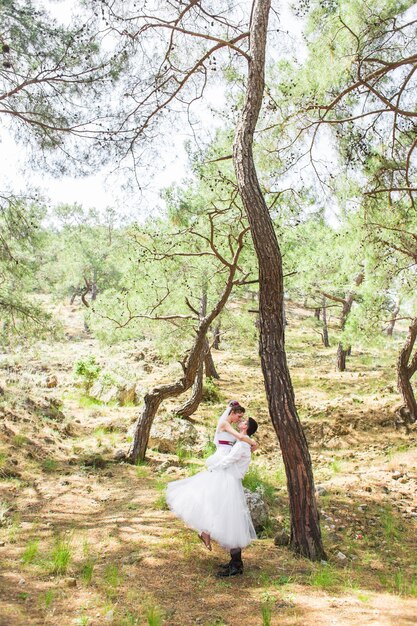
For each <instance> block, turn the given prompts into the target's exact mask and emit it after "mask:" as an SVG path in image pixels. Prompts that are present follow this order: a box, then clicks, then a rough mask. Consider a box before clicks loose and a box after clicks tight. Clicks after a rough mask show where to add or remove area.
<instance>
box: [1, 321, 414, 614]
mask: <svg viewBox="0 0 417 626" xmlns="http://www.w3.org/2000/svg"><path fill="white" fill-rule="evenodd" d="M77 333H78V334H77ZM298 340H300V334H299V332H297V336H296V337H295V338H294V341H293V349H292V351H291V352H290V360H292V372H293V378H294V380H295V384H296V389H298V392H297V398H298V405H299V407H300V413H301V416H302V418H303V422H304V423H305V427H306V432H307V436H308V438H309V441H310V447H311V453H312V459H313V465H314V469H315V476H316V484H317V485H318V486H319V487H320V495H319V506H320V510H321V519H322V528H323V533H324V539H325V545H326V550H327V552H328V562H327V563H318V564H317V563H311V562H309V561H308V560H306V559H303V558H298V557H296V556H295V555H294V554H292V553H291V552H290V551H289V550H288V549H287V548H286V547H277V546H275V545H274V540H273V537H274V534H275V533H276V531H277V528H278V529H279V527H280V526H284V527H285V526H287V525H288V505H287V498H286V486H285V477H284V475H283V471H282V462H281V460H280V455H279V452H278V447H277V444H276V441H275V439H274V433H273V431H272V428H271V427H270V425H269V421H268V417H267V412H266V408H265V400H264V397H263V391H262V385H261V379H260V372H259V363H258V360H257V357H255V356H254V355H253V353H252V352H250V351H249V350H248V351H242V352H241V353H240V354H239V358H236V357H233V358H230V356H231V355H230V354H229V353H228V351H227V350H224V351H221V352H218V353H216V355H215V358H216V363H217V366H218V368H219V371H220V372H221V374H222V378H221V381H220V383H219V385H220V389H221V390H222V392H223V393H224V397H225V398H227V397H228V396H229V395H230V390H231V389H233V391H234V394H235V397H239V399H241V401H242V403H243V404H245V403H246V404H248V405H249V408H250V410H251V414H252V415H254V416H256V417H257V418H259V421H260V423H261V429H260V433H259V440H260V443H261V450H260V452H259V454H257V455H256V457H255V458H254V461H253V463H254V465H255V466H256V467H257V468H258V470H259V475H260V476H261V477H262V481H263V483H262V484H265V485H268V484H270V485H273V488H274V505H273V506H272V514H271V519H272V523H271V528H270V529H269V530H268V529H267V531H266V532H265V534H264V536H262V537H261V538H259V539H258V540H257V541H255V542H254V543H253V544H252V546H250V547H249V548H248V549H247V550H246V551H245V554H244V561H245V572H244V575H243V576H238V577H236V578H232V579H226V580H224V579H218V578H216V576H215V573H216V571H217V567H218V565H219V564H220V563H222V562H225V560H227V554H226V553H225V552H224V551H223V550H221V549H220V548H218V547H217V546H214V549H213V552H208V551H207V550H205V548H204V546H203V545H202V543H201V542H200V541H199V540H198V538H197V537H196V534H195V533H193V532H192V531H190V530H188V529H186V528H184V526H183V525H182V523H181V522H180V521H178V520H176V519H175V518H174V516H173V515H172V514H171V513H170V511H168V510H167V509H166V506H165V503H164V495H163V494H164V488H165V485H166V483H167V482H168V481H169V480H173V479H176V478H180V477H183V476H186V475H188V474H189V470H190V469H191V466H194V468H195V465H196V464H197V465H198V464H200V465H201V466H202V465H203V462H204V461H203V459H202V458H201V457H198V455H197V456H196V458H192V459H190V458H185V459H181V458H179V456H178V455H176V454H171V455H167V454H165V455H163V454H161V453H159V452H157V451H152V450H151V451H150V452H149V455H148V461H147V463H145V464H143V465H139V466H137V467H134V466H130V465H128V464H124V463H116V462H115V461H114V460H113V459H114V452H115V450H117V449H119V448H120V447H123V446H124V447H126V445H127V444H126V442H127V434H126V433H127V429H128V427H129V425H130V424H131V423H132V420H133V419H134V416H135V414H136V413H137V411H138V408H137V407H133V406H130V407H117V406H108V405H91V404H88V403H87V404H85V398H83V397H82V396H80V394H79V392H78V391H77V390H76V388H74V383H73V374H72V368H73V363H74V361H75V360H76V359H77V358H83V357H85V355H86V354H92V353H97V354H102V347H100V346H99V344H98V342H95V341H93V340H91V338H90V337H89V336H88V335H87V334H84V333H83V331H82V328H81V327H80V328H79V329H78V331H77V332H75V331H74V332H73V335H72V336H71V339H70V340H69V341H67V342H62V343H56V344H53V345H50V346H48V345H46V344H45V345H44V346H37V348H36V351H35V350H34V351H32V352H27V353H25V355H24V358H23V355H20V356H16V355H14V356H13V359H11V358H9V359H8V360H7V364H6V365H7V367H6V365H4V367H3V379H4V380H3V381H2V384H1V385H0V386H1V387H2V388H4V389H5V392H4V394H5V395H4V397H5V400H4V402H3V405H2V411H3V419H2V428H1V430H0V626H38V625H45V626H73V625H74V626H76V625H80V626H105V625H107V624H109V625H112V624H113V626H129V625H130V626H148V625H150V626H158V625H159V624H161V625H162V624H164V625H166V626H192V625H197V624H200V625H201V626H222V625H224V626H226V625H227V626H268V624H269V625H271V626H365V625H368V624H372V625H374V626H393V625H394V624H395V625H396V626H410V625H412V624H417V617H416V616H417V532H416V531H417V522H416V520H417V502H416V491H417V490H416V487H417V470H416V468H417V449H416V433H415V432H412V433H411V434H409V435H406V434H405V433H403V432H401V431H397V430H395V428H394V426H393V422H392V419H391V422H390V421H389V419H390V418H389V415H390V410H391V409H392V404H393V395H394V394H393V392H391V390H390V388H389V387H390V384H391V382H390V380H391V378H390V377H392V372H391V370H390V366H388V365H387V366H386V368H385V369H384V368H383V369H372V367H371V366H369V364H366V362H365V359H363V360H362V361H360V359H359V357H358V361H357V363H356V365H355V367H353V366H352V370H351V371H350V372H346V373H345V376H344V377H341V376H340V374H337V375H336V374H334V372H333V371H332V370H331V369H330V368H329V367H328V364H327V363H326V362H325V360H324V358H323V354H324V352H323V351H322V350H320V349H316V348H314V350H313V348H312V347H311V346H310V347H309V352H308V353H307V358H309V359H310V363H311V367H312V368H313V363H314V368H315V369H314V380H312V378H308V369H309V368H306V367H305V365H304V363H305V358H306V353H304V354H303V362H301V357H300V353H298V352H297V343H296V342H297V341H298ZM119 350H120V354H119V355H116V353H115V352H111V351H109V355H108V359H109V363H110V362H112V363H114V362H115V361H116V360H117V359H119V360H121V359H123V360H126V359H127V360H129V358H130V357H129V358H128V357H126V351H125V350H122V349H119ZM135 350H136V348H135ZM135 350H133V351H132V355H131V366H132V367H133V363H137V361H135V359H136V357H135ZM136 352H137V350H136ZM116 357H117V358H116ZM152 367H153V372H151V373H150V374H149V377H152V376H154V377H155V380H158V376H160V368H159V366H155V365H153V366H152ZM51 373H54V374H56V376H57V378H58V381H59V382H58V388H57V389H53V390H52V391H51V392H50V391H49V390H46V389H45V388H43V387H42V385H43V382H42V381H43V380H44V378H45V376H46V375H49V374H51ZM363 373H365V376H362V374H363ZM163 375H164V376H165V377H168V376H169V371H168V370H167V371H165V372H164V374H163ZM145 378H146V377H145V375H144V380H145ZM146 380H148V379H146ZM149 380H150V378H149ZM3 383H4V384H3ZM384 389H385V390H386V391H382V390H384ZM49 393H51V394H52V393H53V394H55V396H56V395H59V396H60V397H61V398H62V402H63V405H62V416H61V417H59V415H57V416H55V417H54V418H52V417H45V415H44V409H43V408H42V407H44V406H45V404H42V402H43V403H44V399H45V394H46V396H47V397H49V396H48V394H49ZM36 394H38V395H36ZM355 399H356V400H355ZM37 402H38V404H37ZM221 406H222V403H219V404H218V405H211V406H210V405H207V406H204V407H203V406H202V407H201V415H200V417H201V420H202V421H203V422H205V424H206V426H207V432H211V429H212V428H213V420H215V417H216V415H217V414H218V412H219V410H220V408H221ZM384 424H385V426H384ZM165 460H169V461H170V462H171V467H170V469H169V470H166V471H161V463H162V462H163V461H165ZM275 524H276V525H275Z"/></svg>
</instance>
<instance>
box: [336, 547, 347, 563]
mask: <svg viewBox="0 0 417 626" xmlns="http://www.w3.org/2000/svg"><path fill="white" fill-rule="evenodd" d="M336 558H337V560H338V561H341V562H342V563H343V561H346V560H347V556H346V554H343V552H340V550H339V552H338V553H337V554H336Z"/></svg>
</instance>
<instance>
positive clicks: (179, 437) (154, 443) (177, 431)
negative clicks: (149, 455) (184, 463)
mask: <svg viewBox="0 0 417 626" xmlns="http://www.w3.org/2000/svg"><path fill="white" fill-rule="evenodd" d="M197 439H198V431H197V429H196V428H195V426H193V425H192V424H191V423H190V422H187V421H186V420H183V419H179V418H171V419H169V420H168V419H166V418H165V419H162V418H157V419H155V421H154V423H153V426H152V429H151V434H150V437H149V447H150V448H157V449H158V450H159V452H163V453H165V454H175V452H176V450H177V447H178V445H179V444H181V445H182V446H184V447H186V448H191V447H192V446H193V445H194V444H195V443H196V441H197Z"/></svg>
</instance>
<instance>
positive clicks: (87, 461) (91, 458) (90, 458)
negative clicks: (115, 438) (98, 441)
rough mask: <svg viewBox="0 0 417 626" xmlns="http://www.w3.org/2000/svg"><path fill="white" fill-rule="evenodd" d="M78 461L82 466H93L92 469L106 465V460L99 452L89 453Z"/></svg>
mask: <svg viewBox="0 0 417 626" xmlns="http://www.w3.org/2000/svg"><path fill="white" fill-rule="evenodd" d="M80 462H81V464H82V465H84V467H94V469H102V468H103V467H106V465H107V461H106V460H105V459H103V457H102V456H100V454H90V455H87V456H83V457H81V459H80Z"/></svg>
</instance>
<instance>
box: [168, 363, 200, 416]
mask: <svg viewBox="0 0 417 626" xmlns="http://www.w3.org/2000/svg"><path fill="white" fill-rule="evenodd" d="M203 377H204V366H203V363H201V365H200V367H199V368H198V372H197V376H196V377H195V381H194V385H193V390H192V393H191V396H190V398H189V399H188V400H187V401H186V402H184V404H183V405H182V406H180V407H179V409H176V411H174V413H175V415H178V416H179V417H190V415H192V414H193V413H195V412H196V411H197V409H198V407H199V406H200V402H201V400H202V399H203Z"/></svg>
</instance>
